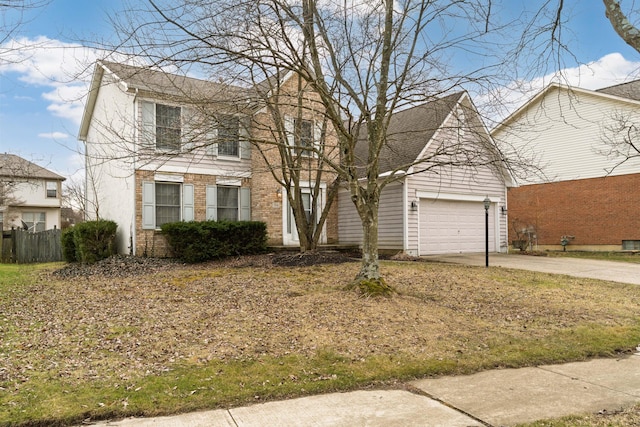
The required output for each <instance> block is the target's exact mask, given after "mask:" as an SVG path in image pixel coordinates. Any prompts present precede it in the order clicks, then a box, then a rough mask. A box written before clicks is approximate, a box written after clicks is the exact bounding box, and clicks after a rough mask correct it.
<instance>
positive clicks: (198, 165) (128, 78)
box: [79, 62, 337, 256]
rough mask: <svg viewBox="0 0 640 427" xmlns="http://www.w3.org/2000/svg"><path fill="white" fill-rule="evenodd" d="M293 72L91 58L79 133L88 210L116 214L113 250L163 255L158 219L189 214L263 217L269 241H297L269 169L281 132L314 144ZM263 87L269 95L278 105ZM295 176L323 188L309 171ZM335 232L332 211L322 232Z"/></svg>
mask: <svg viewBox="0 0 640 427" xmlns="http://www.w3.org/2000/svg"><path fill="white" fill-rule="evenodd" d="M294 80H295V79H293V78H291V77H290V76H285V77H284V78H283V79H281V81H279V82H278V83H277V84H275V85H274V84H270V85H258V86H257V87H247V88H245V87H238V86H230V85H227V84H221V83H216V82H210V81H205V80H200V79H195V78H189V77H184V76H177V75H172V74H167V73H164V72H161V71H156V70H151V69H148V68H147V69H145V68H140V67H133V66H128V65H123V64H117V63H110V62H98V63H97V65H96V68H95V71H94V75H93V80H92V83H91V88H90V92H89V96H88V99H87V102H86V105H85V111H84V116H83V119H82V123H81V127H80V133H79V139H80V140H81V141H84V142H85V150H86V152H85V159H86V171H87V174H86V176H87V182H86V189H87V198H88V203H87V205H88V206H89V210H90V212H88V217H89V218H105V219H110V220H114V221H115V222H117V224H118V235H117V237H118V238H117V241H118V250H119V252H120V253H132V254H137V255H155V256H163V255H166V254H167V248H166V244H165V241H164V239H163V237H162V235H161V233H159V232H158V231H159V228H160V226H161V225H162V224H164V223H167V222H172V221H191V220H197V221H201V220H223V219H224V220H257V221H264V222H265V223H266V224H267V232H268V236H269V243H270V244H272V245H283V244H285V245H297V239H296V237H297V236H296V232H295V225H293V224H292V220H291V215H290V207H289V206H288V203H287V202H288V198H287V197H286V193H284V192H285V191H287V188H283V186H282V185H279V184H278V181H277V180H276V179H275V178H276V177H278V176H279V177H282V173H283V172H282V171H281V170H282V169H281V168H279V166H278V165H281V164H282V160H281V158H280V155H279V154H278V153H279V150H280V149H281V148H282V146H283V145H286V144H287V139H288V138H289V137H292V138H297V139H301V138H304V139H305V140H308V141H307V142H308V143H309V144H317V143H318V142H317V141H316V139H317V138H318V137H319V135H318V133H317V132H316V131H315V129H316V128H317V123H318V122H319V121H320V120H319V117H320V116H321V114H319V111H318V110H317V109H316V108H315V107H313V105H312V104H313V100H311V99H309V100H307V101H305V105H304V106H303V107H304V108H299V106H298V102H299V100H300V98H299V97H298V96H293V94H294V92H292V91H295V90H297V87H296V86H295V84H294V83H293V81H294ZM288 81H291V82H292V83H288ZM276 89H277V92H278V93H275V92H274V91H275V90H276ZM261 91H262V92H261ZM269 96H274V97H275V96H277V97H278V102H279V109H278V111H277V113H278V114H275V115H274V114H270V113H271V109H270V108H269ZM287 98H289V99H290V100H291V102H292V105H291V110H290V111H288V110H287V107H286V105H285V107H282V105H281V104H282V103H283V102H286V101H283V100H286V99H287ZM274 117H281V118H282V120H281V122H280V123H283V125H282V126H278V125H277V124H274V123H271V121H273V118H274ZM278 130H279V131H280V132H278ZM283 135H284V137H283ZM297 143H298V145H300V141H297ZM325 143H326V141H323V144H325ZM311 152H312V150H309V155H308V156H306V157H308V158H309V159H312V158H313V155H312V153H311ZM279 169H280V171H279ZM274 174H275V175H274ZM326 179H328V180H329V179H331V177H330V176H328V177H326ZM301 181H302V182H301V184H302V185H303V186H306V187H307V188H309V189H311V188H321V189H324V188H326V182H314V181H312V180H311V175H308V176H306V177H305V176H302V177H301ZM316 184H319V185H318V186H316ZM283 193H284V194H283ZM321 196H322V194H321V195H320V197H318V198H317V199H316V200H317V203H324V200H323V199H322V197H321ZM336 233H337V225H336V224H335V215H333V216H332V217H331V219H330V220H329V221H328V222H327V224H326V227H325V231H324V232H323V236H322V241H323V242H331V241H336V240H337V236H336Z"/></svg>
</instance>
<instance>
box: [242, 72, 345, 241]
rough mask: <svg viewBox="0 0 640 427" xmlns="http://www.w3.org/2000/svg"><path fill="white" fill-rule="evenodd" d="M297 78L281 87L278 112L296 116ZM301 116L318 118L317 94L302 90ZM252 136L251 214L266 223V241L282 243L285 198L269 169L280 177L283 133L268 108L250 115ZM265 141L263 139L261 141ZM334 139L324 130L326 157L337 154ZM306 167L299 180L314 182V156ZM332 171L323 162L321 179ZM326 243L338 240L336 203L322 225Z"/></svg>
mask: <svg viewBox="0 0 640 427" xmlns="http://www.w3.org/2000/svg"><path fill="white" fill-rule="evenodd" d="M298 89H299V88H298V81H297V79H296V78H291V79H289V80H288V81H287V82H285V84H284V85H283V86H282V87H281V89H280V93H279V97H278V112H279V113H280V114H282V115H283V116H284V115H289V116H293V117H296V116H297V115H298V113H299V107H298V102H299V101H300V99H299V98H298V94H299V93H300V92H299V90H298ZM302 92H303V95H302V101H301V104H302V105H303V107H302V113H301V114H302V117H303V118H305V119H311V120H315V121H321V120H322V118H323V115H322V106H321V104H320V103H319V102H318V97H317V95H316V94H315V93H313V92H310V91H304V90H303V91H302ZM253 120H254V121H253V124H252V138H253V139H254V141H255V142H256V143H258V144H259V145H260V150H259V151H258V149H257V148H254V149H253V150H254V151H253V152H252V155H251V167H252V178H251V188H252V193H251V194H252V196H251V197H252V217H253V219H254V220H256V221H264V222H265V223H266V224H267V231H268V235H269V242H268V243H269V244H271V245H282V242H283V232H284V230H283V218H282V206H283V203H284V202H285V199H286V194H284V193H282V194H278V193H277V190H278V189H279V188H280V185H279V184H278V182H277V181H276V180H275V179H274V177H273V173H272V171H274V172H275V174H276V176H278V177H281V176H282V170H281V169H282V168H281V165H282V159H281V156H280V152H279V147H278V144H279V143H284V142H285V141H284V140H283V139H282V138H283V135H282V134H280V133H278V130H277V127H276V126H275V124H274V121H273V119H272V115H271V113H270V112H269V110H268V109H265V110H264V111H263V112H261V113H258V114H256V115H255V116H254V117H253ZM260 141H264V142H262V143H261V142H260ZM336 141H337V139H336V136H335V132H331V131H330V130H327V135H326V136H325V141H324V143H325V150H327V152H328V153H329V154H328V156H329V157H337V156H338V150H337V142H336ZM304 169H305V170H306V171H305V170H303V172H302V173H301V177H300V180H301V181H311V182H313V181H315V180H316V179H315V178H316V172H317V170H318V164H317V159H316V158H313V157H311V158H309V159H308V161H307V162H305V168H304ZM334 178H335V172H334V171H333V170H331V169H330V168H328V167H327V166H326V165H324V166H322V178H321V180H322V182H324V183H326V184H327V186H328V185H329V184H330V183H331V182H332V181H333V180H334ZM325 229H326V235H327V243H337V242H338V210H337V203H335V204H334V206H332V209H331V211H330V213H329V216H328V218H327V221H326V225H325Z"/></svg>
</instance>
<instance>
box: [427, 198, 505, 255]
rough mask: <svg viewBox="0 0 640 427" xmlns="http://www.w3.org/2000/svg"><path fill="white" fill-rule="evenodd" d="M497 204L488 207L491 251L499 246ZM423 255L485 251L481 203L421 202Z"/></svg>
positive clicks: (483, 211)
mask: <svg viewBox="0 0 640 427" xmlns="http://www.w3.org/2000/svg"><path fill="white" fill-rule="evenodd" d="M494 210H495V203H492V204H491V207H490V208H489V251H490V252H494V251H495V247H496V243H495V242H496V236H495V220H494V219H495V213H494ZM419 215H420V217H419V233H420V238H419V240H420V255H431V254H444V253H464V252H484V251H485V210H484V205H483V204H482V202H477V201H459V200H440V199H437V200H436V199H420V208H419Z"/></svg>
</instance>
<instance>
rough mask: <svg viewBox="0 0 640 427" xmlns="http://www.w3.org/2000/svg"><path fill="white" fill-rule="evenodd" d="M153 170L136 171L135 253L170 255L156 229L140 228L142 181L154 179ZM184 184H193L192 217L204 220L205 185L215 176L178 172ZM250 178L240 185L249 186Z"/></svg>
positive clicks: (165, 243)
mask: <svg viewBox="0 0 640 427" xmlns="http://www.w3.org/2000/svg"><path fill="white" fill-rule="evenodd" d="M154 175H155V172H153V171H141V170H138V171H136V242H135V246H136V255H141V256H157V257H167V256H171V253H170V251H169V248H168V246H167V242H166V240H165V238H164V237H163V236H162V234H161V233H160V232H158V231H156V230H143V229H142V182H143V181H154ZM180 176H182V177H183V179H184V181H183V183H184V184H193V190H194V203H195V204H194V219H195V220H196V221H204V220H205V219H206V211H207V206H206V188H207V185H215V184H216V176H213V175H201V174H189V173H187V174H180ZM250 185H251V180H250V179H247V178H244V179H242V187H249V186H250Z"/></svg>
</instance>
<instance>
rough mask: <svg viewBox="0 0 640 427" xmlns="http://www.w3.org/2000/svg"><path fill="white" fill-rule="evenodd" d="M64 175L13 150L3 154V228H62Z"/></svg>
mask: <svg viewBox="0 0 640 427" xmlns="http://www.w3.org/2000/svg"><path fill="white" fill-rule="evenodd" d="M64 180H65V178H64V177H62V176H60V175H58V174H56V173H54V172H51V171H50V170H48V169H45V168H43V167H41V166H38V165H37V164H35V163H32V162H30V161H28V160H26V159H23V158H22V157H19V156H16V155H14V154H7V153H4V154H0V223H2V228H3V229H4V230H8V229H11V228H12V227H15V228H26V229H28V230H30V231H44V230H51V229H53V228H60V208H61V203H62V202H61V201H62V197H61V192H62V182H63V181H64Z"/></svg>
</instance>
